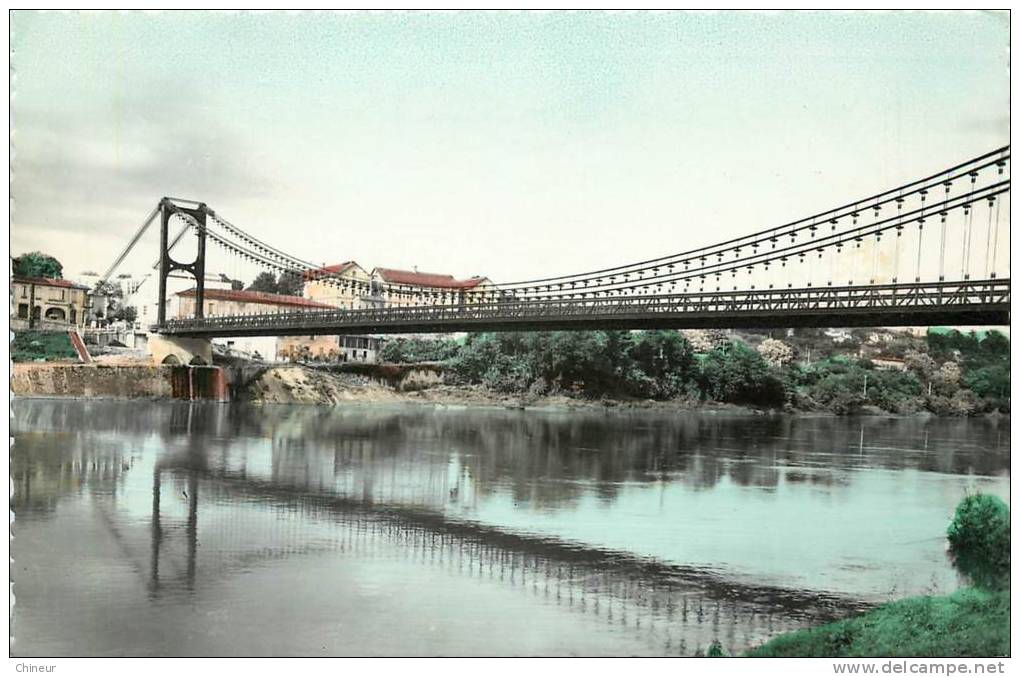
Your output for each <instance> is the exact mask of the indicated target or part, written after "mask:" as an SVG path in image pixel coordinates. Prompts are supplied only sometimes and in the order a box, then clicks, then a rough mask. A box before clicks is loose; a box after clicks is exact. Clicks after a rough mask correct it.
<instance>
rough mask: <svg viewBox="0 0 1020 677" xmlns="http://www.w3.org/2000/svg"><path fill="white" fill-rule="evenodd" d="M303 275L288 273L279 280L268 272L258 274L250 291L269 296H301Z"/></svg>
mask: <svg viewBox="0 0 1020 677" xmlns="http://www.w3.org/2000/svg"><path fill="white" fill-rule="evenodd" d="M303 284H304V283H303V281H302V278H301V273H298V272H295V271H287V272H283V273H280V277H279V279H277V278H276V276H275V275H273V274H272V273H270V272H268V271H264V272H261V273H259V274H258V277H256V278H255V279H254V280H253V281H252V283H251V284H250V285H248V291H260V292H265V293H267V294H284V295H286V296H301V290H302V286H303Z"/></svg>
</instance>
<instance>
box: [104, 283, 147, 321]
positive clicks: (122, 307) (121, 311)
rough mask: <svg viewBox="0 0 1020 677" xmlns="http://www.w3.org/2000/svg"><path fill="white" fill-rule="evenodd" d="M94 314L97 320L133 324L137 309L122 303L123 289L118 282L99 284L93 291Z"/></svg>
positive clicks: (136, 317)
mask: <svg viewBox="0 0 1020 677" xmlns="http://www.w3.org/2000/svg"><path fill="white" fill-rule="evenodd" d="M93 303H94V304H95V306H94V308H95V310H94V312H95V315H96V317H97V318H99V319H106V320H110V321H114V320H121V321H124V322H134V321H135V320H136V319H138V309H137V308H135V307H134V306H129V305H126V304H125V303H124V289H123V287H121V285H120V282H110V281H106V282H100V283H98V284H97V285H96V288H95V289H94V290H93Z"/></svg>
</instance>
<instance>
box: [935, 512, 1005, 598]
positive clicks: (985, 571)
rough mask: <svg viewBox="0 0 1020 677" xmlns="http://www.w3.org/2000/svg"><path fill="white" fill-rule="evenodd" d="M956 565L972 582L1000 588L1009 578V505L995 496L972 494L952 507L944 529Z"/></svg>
mask: <svg viewBox="0 0 1020 677" xmlns="http://www.w3.org/2000/svg"><path fill="white" fill-rule="evenodd" d="M946 535H947V536H948V538H949V546H950V552H951V553H952V555H953V560H954V563H955V564H956V566H957V568H958V569H959V570H960V571H961V572H962V573H963V574H965V575H966V576H968V577H969V578H971V579H972V580H973V581H974V583H975V584H977V585H979V586H982V587H986V588H1000V587H1003V586H1004V585H1005V584H1007V583H1008V580H1009V507H1008V506H1007V505H1006V504H1005V503H1004V502H1003V501H1002V499H1000V498H999V497H998V496H992V495H990V494H974V495H972V496H967V497H966V498H964V499H963V500H962V501H960V504H959V505H957V506H956V514H955V516H954V517H953V521H952V522H950V524H949V529H948V530H947V532H946Z"/></svg>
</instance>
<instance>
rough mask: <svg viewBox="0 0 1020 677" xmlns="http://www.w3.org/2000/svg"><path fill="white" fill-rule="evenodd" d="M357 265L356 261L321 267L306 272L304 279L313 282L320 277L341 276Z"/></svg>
mask: <svg viewBox="0 0 1020 677" xmlns="http://www.w3.org/2000/svg"><path fill="white" fill-rule="evenodd" d="M357 265H358V262H357V261H344V262H343V263H334V264H333V265H332V266H323V267H322V268H316V269H315V270H306V271H305V274H304V277H305V280H315V279H318V278H320V277H330V276H333V275H343V274H344V273H346V272H347V271H348V270H350V269H351V268H353V267H354V266H357Z"/></svg>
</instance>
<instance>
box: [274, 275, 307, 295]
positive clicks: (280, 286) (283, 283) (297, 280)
mask: <svg viewBox="0 0 1020 677" xmlns="http://www.w3.org/2000/svg"><path fill="white" fill-rule="evenodd" d="M303 289H304V279H303V278H302V276H301V273H299V272H295V271H293V270H289V271H287V272H284V273H280V278H279V279H278V280H277V281H276V293H277V294H285V295H287V296H301V291H302V290H303Z"/></svg>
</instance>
